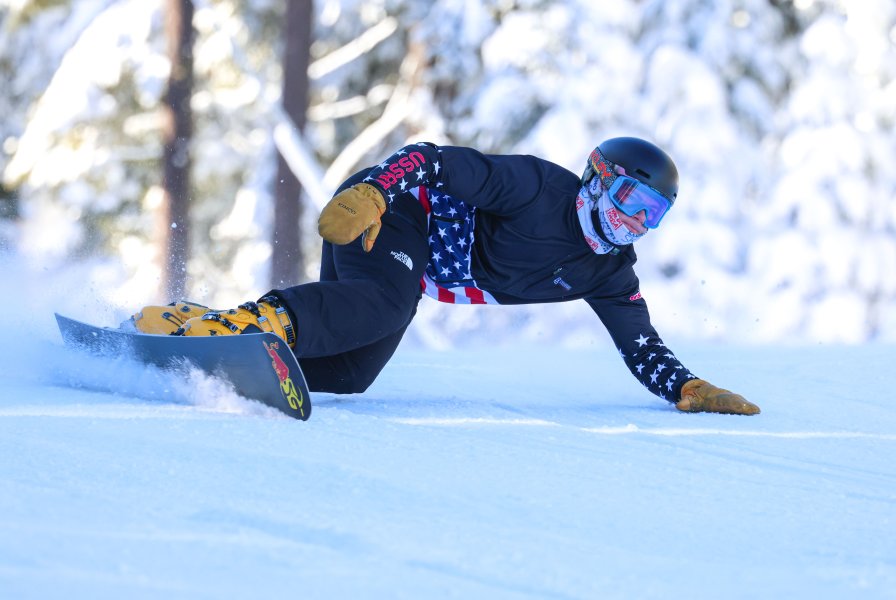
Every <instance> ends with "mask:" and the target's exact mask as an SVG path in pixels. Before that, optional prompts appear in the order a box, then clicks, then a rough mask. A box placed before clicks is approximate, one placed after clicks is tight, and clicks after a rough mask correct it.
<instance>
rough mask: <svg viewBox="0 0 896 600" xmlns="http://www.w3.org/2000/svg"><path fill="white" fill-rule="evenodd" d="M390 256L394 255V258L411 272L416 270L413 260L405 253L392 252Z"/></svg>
mask: <svg viewBox="0 0 896 600" xmlns="http://www.w3.org/2000/svg"><path fill="white" fill-rule="evenodd" d="M389 254H391V255H392V258H394V259H395V260H397V261H398V262H400V263H401V264H403V265H404V266H406V267H407V268H408V270H409V271H413V270H414V261H412V260H411V257H410V256H408V255H407V254H405V253H404V252H396V251H394V250H393V251H392V252H390V253H389Z"/></svg>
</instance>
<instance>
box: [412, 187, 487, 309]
mask: <svg viewBox="0 0 896 600" xmlns="http://www.w3.org/2000/svg"><path fill="white" fill-rule="evenodd" d="M411 193H412V194H413V195H414V197H415V198H417V199H418V200H419V201H420V204H421V205H422V206H423V209H424V210H425V211H426V217H427V221H428V231H429V239H428V242H429V263H428V264H427V265H426V271H425V272H424V274H423V278H422V279H421V280H420V286H421V287H422V288H423V291H424V292H425V293H426V295H427V296H430V297H432V298H435V299H436V300H438V301H440V302H448V303H450V304H498V302H497V301H496V300H495V299H494V298H493V297H492V295H491V294H489V293H488V292H486V291H485V290H481V289H479V287H478V286H477V285H476V281H475V280H474V279H473V276H472V274H471V273H470V267H471V262H472V253H473V239H474V237H473V235H474V234H473V229H474V226H475V224H476V208H475V207H473V206H470V205H469V204H466V203H465V202H461V201H460V200H458V199H456V198H453V197H451V196H449V195H448V194H443V193H442V192H438V191H435V190H431V189H428V188H426V187H423V186H419V187H417V188H414V189H413V190H411Z"/></svg>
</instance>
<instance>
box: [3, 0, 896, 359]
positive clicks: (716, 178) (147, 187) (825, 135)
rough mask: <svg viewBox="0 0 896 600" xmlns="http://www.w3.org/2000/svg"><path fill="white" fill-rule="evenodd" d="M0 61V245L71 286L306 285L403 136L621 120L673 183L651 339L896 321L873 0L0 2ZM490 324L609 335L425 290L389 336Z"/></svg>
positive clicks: (105, 294) (511, 141)
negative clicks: (374, 171)
mask: <svg viewBox="0 0 896 600" xmlns="http://www.w3.org/2000/svg"><path fill="white" fill-rule="evenodd" d="M184 25H186V27H184ZM0 81H2V92H0V111H2V115H3V118H2V121H0V143H2V153H0V174H2V179H0V252H2V254H3V255H4V256H5V258H4V260H5V261H6V263H5V264H13V263H14V264H16V265H19V266H20V267H21V266H23V265H24V268H27V269H28V270H29V271H30V272H33V273H37V274H39V276H40V277H42V278H43V279H44V280H45V282H46V288H45V292H46V293H48V294H58V295H60V297H62V296H66V297H68V298H69V301H71V298H79V299H80V301H81V302H83V303H84V304H85V305H86V304H89V303H91V302H96V301H97V299H99V300H101V301H102V302H103V303H106V304H108V305H110V306H113V307H118V308H119V309H120V312H121V313H122V314H127V313H129V312H132V311H133V310H134V309H136V308H138V307H139V306H141V305H142V304H144V303H146V302H151V301H166V302H167V301H169V300H172V299H174V297H175V296H176V297H181V296H182V297H186V298H189V299H192V300H195V301H198V302H203V303H206V304H209V305H212V306H216V307H220V308H224V307H228V306H231V305H235V304H237V303H239V302H243V301H245V300H249V299H255V298H256V297H258V296H259V295H260V294H261V293H263V292H265V291H267V290H268V289H270V288H271V287H278V286H285V285H292V284H295V283H298V282H304V281H312V280H314V279H315V278H316V272H317V260H318V258H317V257H318V254H319V244H320V240H319V238H318V236H317V233H316V227H315V223H316V217H317V211H318V210H319V207H320V205H321V203H323V202H326V200H328V199H329V195H330V194H331V193H332V191H333V190H334V189H335V188H336V186H338V184H339V183H340V182H341V181H342V180H343V179H344V178H345V177H347V176H348V175H350V174H351V173H353V172H354V171H356V170H358V169H360V168H361V167H364V166H368V165H370V164H373V163H376V162H379V161H381V160H382V159H383V158H384V157H386V156H387V155H389V154H390V153H391V152H392V151H393V150H395V149H397V148H398V147H400V146H402V145H404V144H405V143H408V142H411V141H424V140H425V141H432V142H436V143H441V144H456V145H470V146H474V147H477V148H479V149H480V150H483V151H485V152H494V153H526V154H535V155H538V156H541V157H543V158H547V159H549V160H552V161H554V162H557V163H559V164H561V165H563V166H565V167H567V168H569V169H570V170H572V171H574V172H576V173H579V172H580V171H581V169H582V168H583V166H584V162H585V158H586V157H587V155H588V152H590V150H591V149H592V148H593V147H594V146H595V145H596V144H597V143H599V142H600V141H601V140H602V139H605V138H608V137H612V136H616V135H636V136H641V137H646V138H649V139H652V140H654V141H655V142H656V143H658V144H659V145H660V146H662V147H664V148H665V149H666V150H667V151H668V152H669V153H670V154H671V155H672V156H673V157H674V158H675V160H676V162H677V164H678V167H679V171H680V173H681V176H682V177H681V190H680V194H679V201H678V203H677V204H676V206H675V208H674V210H673V211H672V212H671V213H670V215H669V216H668V217H667V218H666V219H665V220H664V222H663V227H662V228H661V229H659V230H657V231H656V232H653V233H651V234H650V235H648V236H647V237H646V238H645V239H644V240H643V241H641V242H639V245H638V254H639V257H640V261H639V264H638V266H637V270H638V274H639V276H640V277H641V281H642V291H643V292H644V296H645V298H646V299H647V302H648V304H649V305H650V307H651V313H652V315H653V317H654V321H655V323H656V325H657V328H658V329H659V331H660V333H661V335H663V336H664V337H666V339H667V341H668V339H669V338H670V336H671V337H673V338H697V339H712V340H718V341H738V342H756V343H768V342H848V343H861V342H865V341H890V342H892V341H896V159H894V156H896V135H894V125H896V3H894V2H893V1H892V0H863V1H860V2H846V1H845V0H843V1H838V0H719V1H711V0H617V1H615V2H607V1H588V2H586V1H585V0H567V1H549V0H482V1H472V0H431V1H419V0H363V1H362V0H313V1H312V0H287V1H286V2H281V1H277V0H193V1H189V0H167V1H163V0H33V1H29V0H2V2H0ZM85 310H87V309H85ZM88 313H89V310H88ZM507 332H512V335H513V336H516V339H518V338H523V339H527V340H530V341H536V342H539V341H543V342H548V341H551V342H565V343H571V344H580V345H589V344H593V343H595V342H596V341H600V340H603V341H604V342H606V341H607V339H608V338H606V336H605V335H604V334H603V332H602V327H601V326H600V324H599V322H598V321H597V319H596V318H595V317H594V316H593V315H592V314H591V312H590V310H589V309H588V308H587V306H586V305H585V304H584V303H581V302H576V303H568V304H563V305H554V306H535V307H503V308H497V309H496V308H495V307H484V308H473V307H450V306H442V305H439V304H438V303H436V302H434V301H428V300H424V301H423V302H422V303H421V311H420V315H419V317H418V323H415V326H414V328H413V329H412V337H416V339H417V340H418V341H420V342H423V343H425V344H427V345H429V346H436V347H444V346H448V345H451V344H452V343H454V342H455V341H457V340H459V339H460V338H466V339H477V338H480V339H483V340H486V339H492V340H493V339H495V336H496V335H502V334H503V335H504V336H505V337H506V336H507V335H510V334H508V333H507Z"/></svg>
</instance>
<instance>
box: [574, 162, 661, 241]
mask: <svg viewBox="0 0 896 600" xmlns="http://www.w3.org/2000/svg"><path fill="white" fill-rule="evenodd" d="M595 175H597V176H598V177H599V178H600V182H601V184H603V186H604V188H606V189H607V190H608V193H609V195H610V200H611V201H612V202H613V205H614V206H615V207H616V208H618V209H619V210H621V211H622V212H623V213H625V214H626V215H628V216H630V217H633V216H635V215H636V214H638V213H639V212H641V211H642V210H643V211H644V215H645V219H644V226H645V227H647V228H649V229H656V228H657V227H658V226H659V224H660V221H662V220H663V217H664V216H666V213H667V212H669V209H670V208H672V200H670V199H669V198H667V197H666V196H664V195H663V194H662V192H660V191H659V190H656V189H654V188H652V187H650V186H649V185H647V184H646V183H644V182H642V181H638V180H637V179H635V178H634V177H630V176H628V175H620V174H619V173H617V172H616V165H615V163H612V162H610V161H609V160H607V159H606V158H605V157H604V155H603V154H601V151H600V148H595V149H594V151H593V152H591V156H589V157H588V166H587V167H586V168H585V173H584V174H583V175H582V183H583V184H585V183H587V182H588V181H589V180H590V179H591V178H592V177H593V176H595Z"/></svg>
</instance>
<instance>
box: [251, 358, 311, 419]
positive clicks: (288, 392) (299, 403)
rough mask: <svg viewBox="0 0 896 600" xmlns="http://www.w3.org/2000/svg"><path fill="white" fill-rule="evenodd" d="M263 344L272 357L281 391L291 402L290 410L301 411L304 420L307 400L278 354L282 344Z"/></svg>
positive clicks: (272, 364)
mask: <svg viewBox="0 0 896 600" xmlns="http://www.w3.org/2000/svg"><path fill="white" fill-rule="evenodd" d="M262 344H264V349H265V350H266V351H267V353H268V356H270V357H271V366H272V367H273V368H274V373H276V374H277V379H279V380H280V391H281V392H283V397H284V398H286V401H287V402H289V406H290V408H292V409H293V410H297V411H299V414H300V415H301V416H302V418H304V417H305V406H304V405H305V399H304V398H303V397H302V392H301V390H299V388H297V387H296V384H295V383H293V381H292V378H291V377H290V376H289V367H287V366H286V363H285V362H283V359H282V358H280V355H279V354H278V353H277V350H279V349H280V343H279V342H273V343H271V344H268V343H267V342H262Z"/></svg>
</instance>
